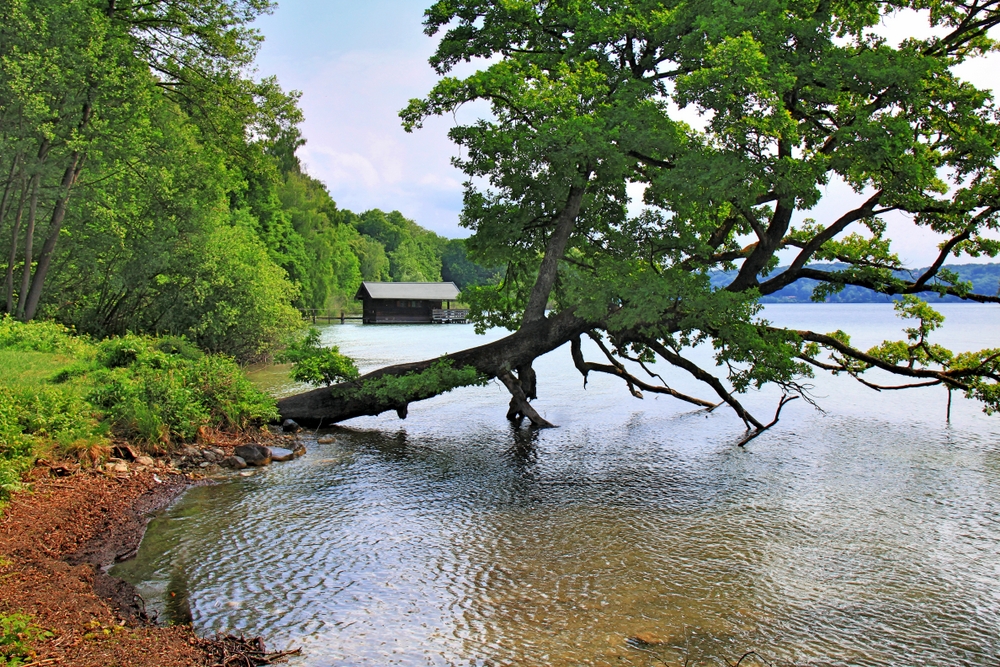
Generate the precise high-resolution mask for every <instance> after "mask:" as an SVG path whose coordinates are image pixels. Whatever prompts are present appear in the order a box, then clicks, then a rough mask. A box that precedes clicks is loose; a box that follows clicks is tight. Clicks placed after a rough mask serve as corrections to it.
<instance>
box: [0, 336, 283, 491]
mask: <svg viewBox="0 0 1000 667" xmlns="http://www.w3.org/2000/svg"><path fill="white" fill-rule="evenodd" d="M276 416H277V411H276V408H275V403H274V400H273V399H272V398H271V397H269V396H267V395H266V394H265V393H264V392H262V391H260V390H259V389H257V388H256V387H255V386H254V385H253V384H252V383H251V382H250V381H249V380H248V379H247V378H246V376H245V375H244V373H243V370H242V369H241V368H240V367H239V366H238V365H237V364H236V362H235V361H233V360H232V359H230V358H228V357H224V356H220V355H208V354H203V353H202V352H201V351H200V350H198V349H197V348H196V347H194V346H193V345H191V344H190V343H188V342H187V341H185V340H183V339H180V338H176V337H163V338H157V337H149V336H133V335H127V336H123V337H121V338H113V339H108V340H105V341H100V342H98V341H93V340H91V339H88V338H85V337H79V336H75V335H73V332H71V331H69V330H68V329H65V328H64V327H61V326H59V325H57V324H54V323H50V322H31V323H22V322H18V321H16V320H13V319H11V318H3V319H0V501H2V500H3V499H4V498H5V497H6V496H8V495H9V494H10V493H11V492H12V491H14V490H16V489H17V488H19V485H20V479H21V475H22V474H23V472H24V471H25V470H26V469H28V468H29V467H30V466H31V465H32V463H33V462H34V460H35V459H36V458H40V457H54V458H63V457H69V458H75V459H77V460H80V461H81V462H83V463H89V464H97V463H100V462H101V461H102V460H103V459H104V458H105V457H106V455H107V452H108V451H109V449H110V448H109V445H110V442H111V440H112V438H115V437H121V438H128V439H129V440H130V441H132V442H133V443H134V444H137V445H139V446H145V447H146V448H147V449H149V450H151V451H165V450H169V449H170V448H171V447H173V446H174V445H176V444H178V443H183V442H190V441H192V440H194V439H196V438H197V434H198V432H199V430H200V429H201V428H202V427H213V428H224V429H229V430H234V429H242V428H246V427H248V426H250V425H252V424H255V423H260V422H262V421H265V420H270V419H274V418H276Z"/></svg>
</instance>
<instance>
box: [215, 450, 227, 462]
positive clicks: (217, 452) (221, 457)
mask: <svg viewBox="0 0 1000 667" xmlns="http://www.w3.org/2000/svg"><path fill="white" fill-rule="evenodd" d="M212 451H213V452H215V453H216V454H218V455H219V459H220V460H221V459H224V458H226V450H224V449H222V448H221V447H212Z"/></svg>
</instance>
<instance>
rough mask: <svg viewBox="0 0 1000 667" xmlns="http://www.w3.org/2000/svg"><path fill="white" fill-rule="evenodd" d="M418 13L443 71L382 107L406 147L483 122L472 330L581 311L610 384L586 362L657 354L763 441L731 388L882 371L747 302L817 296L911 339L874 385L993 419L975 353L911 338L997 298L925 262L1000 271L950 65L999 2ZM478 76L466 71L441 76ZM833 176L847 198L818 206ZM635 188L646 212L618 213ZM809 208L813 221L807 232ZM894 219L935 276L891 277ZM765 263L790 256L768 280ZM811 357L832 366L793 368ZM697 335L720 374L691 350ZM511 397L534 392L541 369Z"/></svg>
mask: <svg viewBox="0 0 1000 667" xmlns="http://www.w3.org/2000/svg"><path fill="white" fill-rule="evenodd" d="M904 11H905V12H912V13H915V14H916V15H918V16H920V17H921V18H923V19H924V20H926V21H927V22H928V23H929V24H930V25H931V26H933V27H935V29H936V31H935V32H934V33H933V36H930V37H920V38H917V37H914V38H910V39H906V40H903V41H901V42H900V43H898V44H896V43H893V42H890V41H889V40H887V39H885V38H883V37H881V36H880V35H879V34H878V33H879V30H880V24H883V23H885V22H889V21H892V20H893V18H894V16H895V15H896V14H897V13H898V12H904ZM425 17H426V20H425V28H426V32H427V34H428V35H438V37H439V42H438V45H437V49H436V52H435V54H434V55H433V56H432V58H431V65H432V66H433V67H434V68H435V70H436V71H437V73H438V74H439V75H441V78H440V79H439V81H438V82H437V84H436V85H435V86H434V87H433V88H432V89H431V90H430V91H429V93H428V94H427V95H426V96H425V97H424V98H423V99H415V100H411V102H410V104H409V105H408V106H407V107H406V108H405V109H403V110H402V111H401V112H400V116H401V118H402V120H403V125H404V127H405V129H407V130H408V131H409V130H414V129H417V128H419V127H420V126H421V125H422V124H423V123H424V121H425V120H426V119H427V118H429V117H431V116H443V115H451V114H453V113H454V112H455V111H456V110H458V109H459V108H460V107H462V106H464V105H466V104H468V103H470V102H483V103H485V104H487V105H489V113H488V114H487V115H485V116H484V117H482V118H480V119H478V120H475V121H473V122H469V123H464V124H458V125H456V126H454V127H453V128H452V129H451V130H450V132H449V136H450V137H451V138H452V140H453V141H454V142H455V143H457V144H458V145H459V146H460V151H459V154H460V155H461V157H460V158H458V159H456V165H457V166H458V167H459V168H461V169H462V170H463V171H464V173H465V175H466V177H467V179H466V186H465V187H466V192H465V207H464V210H463V213H462V218H461V222H462V224H463V225H464V226H465V227H467V228H468V229H470V230H471V232H472V236H471V237H470V238H469V239H467V241H466V244H465V245H466V247H467V249H468V251H469V254H470V257H471V258H472V259H474V260H475V261H476V262H479V263H480V264H482V265H484V266H497V267H503V276H502V279H501V280H500V281H499V282H498V284H497V285H496V286H495V287H492V288H490V287H486V288H479V289H478V290H467V291H466V294H465V297H464V298H466V299H467V300H468V301H469V302H470V304H471V305H472V308H473V310H472V315H473V317H474V318H475V319H476V320H477V324H478V326H479V327H484V326H488V325H502V326H507V327H508V328H510V329H513V330H518V329H519V328H521V327H522V326H523V325H525V324H527V323H529V322H534V321H536V320H537V319H539V318H540V317H544V314H543V313H541V310H544V307H545V306H546V305H548V306H549V307H550V308H552V311H554V312H551V313H550V315H549V318H552V317H553V316H556V315H558V316H561V317H562V319H561V320H560V321H563V322H565V321H572V318H574V317H575V318H578V319H579V320H582V322H581V323H580V326H581V328H582V329H583V330H589V331H590V333H591V334H592V335H594V336H595V337H597V338H598V339H601V340H607V341H609V342H610V343H611V348H610V349H608V350H607V356H609V357H611V358H612V359H611V360H612V366H611V367H607V366H604V367H603V368H602V367H599V366H595V365H593V364H591V365H590V366H589V367H588V366H586V365H581V364H578V365H579V366H580V367H581V368H584V369H587V368H589V369H590V370H595V369H596V370H603V371H604V372H611V373H612V374H615V375H619V376H622V374H624V373H625V371H623V370H622V367H619V366H616V365H615V364H622V363H624V362H625V361H629V360H638V361H641V362H642V363H648V362H649V361H651V360H652V359H661V360H663V361H666V362H667V365H669V366H672V367H673V368H676V369H678V370H682V371H685V372H688V373H690V374H692V375H694V376H695V377H696V378H698V379H699V380H702V381H704V382H705V383H706V385H707V386H709V387H711V388H712V390H713V391H714V392H716V393H717V394H718V395H719V396H720V397H721V398H722V399H723V400H724V401H726V402H727V403H729V404H730V406H732V407H733V408H734V409H735V410H736V412H737V413H738V414H739V415H740V416H741V418H743V420H744V421H745V422H747V424H748V426H753V427H754V428H755V429H757V431H758V432H759V431H761V430H763V429H764V428H766V427H765V426H764V425H763V424H762V423H761V422H760V421H758V420H755V419H752V418H751V416H749V415H748V413H746V411H745V410H743V409H742V407H741V406H740V405H739V402H738V401H737V399H736V398H735V396H733V394H732V393H730V390H735V392H736V393H739V392H743V391H746V390H749V389H751V388H755V387H760V386H763V385H766V384H778V385H779V386H780V387H781V388H782V390H783V391H784V392H785V393H786V394H795V395H803V394H802V391H801V386H799V385H798V384H797V379H796V378H800V377H807V376H808V373H809V372H810V371H809V369H807V368H806V366H805V365H804V364H808V365H810V366H813V367H814V368H815V367H819V368H825V369H827V370H830V369H833V370H838V371H844V370H845V369H851V370H853V369H854V368H855V367H858V366H859V365H860V366H866V365H870V364H871V363H872V362H873V360H875V359H874V357H872V356H871V354H869V353H866V352H864V351H863V350H858V349H854V348H851V347H850V346H849V345H847V344H845V343H843V342H842V341H838V340H837V339H835V338H832V337H826V338H824V337H823V335H822V334H814V333H812V332H801V331H797V330H795V329H787V330H782V329H778V328H775V327H772V326H771V325H770V323H768V322H766V321H765V320H763V319H762V318H761V317H760V315H759V313H758V309H756V308H754V307H753V304H756V303H757V302H758V300H759V299H761V298H768V297H769V296H771V295H777V294H780V293H781V290H784V289H786V288H790V287H791V286H793V285H796V284H799V283H800V281H812V282H811V283H810V284H809V286H810V292H811V293H812V296H813V298H816V299H820V300H822V299H825V298H832V297H836V295H838V294H841V293H843V291H844V290H845V289H846V288H863V289H867V290H871V291H872V292H874V293H877V294H880V295H884V296H885V297H889V298H893V297H904V300H903V301H902V304H903V305H902V306H901V307H902V308H904V309H905V311H904V312H905V313H906V314H907V315H909V316H914V317H916V318H917V319H918V320H919V321H920V322H922V324H920V325H918V326H917V327H916V328H915V329H914V331H916V332H917V333H916V334H914V335H916V338H912V336H911V339H910V340H909V341H907V342H905V343H898V344H889V343H887V344H885V346H884V347H882V348H879V350H878V351H877V353H878V355H880V356H879V358H878V359H877V360H875V361H877V363H878V364H881V366H880V368H882V370H884V371H887V372H889V373H894V374H896V375H898V376H905V377H911V378H912V377H917V378H919V379H920V380H921V381H923V383H924V384H926V385H946V386H947V387H949V388H961V389H963V390H965V391H966V392H967V394H969V395H971V396H974V397H977V398H979V399H981V400H985V401H986V407H987V409H988V410H991V409H993V408H992V407H991V403H990V401H991V399H990V398H989V397H990V395H991V392H993V391H994V388H995V387H996V386H997V382H998V379H1000V375H998V374H997V373H996V369H995V360H994V359H993V356H992V353H991V352H990V351H989V350H984V351H981V352H977V353H970V355H966V356H964V357H962V358H963V363H964V364H965V366H964V367H963V368H961V369H960V368H958V367H957V366H954V365H953V364H954V363H955V360H956V359H957V358H958V357H957V356H955V355H952V356H949V354H950V353H948V354H946V353H945V351H943V350H940V349H938V348H936V347H934V346H932V345H931V344H930V343H927V342H926V334H928V333H930V330H931V329H932V328H933V326H935V325H936V324H935V321H934V319H933V316H931V315H930V313H929V312H928V311H927V310H926V309H925V306H922V305H920V304H919V303H918V302H917V301H914V300H913V298H916V297H919V295H929V296H935V295H936V296H938V297H941V296H947V297H950V298H954V299H959V300H967V301H968V300H971V301H977V302H988V303H996V302H1000V296H998V295H997V294H996V285H995V283H994V284H992V285H986V286H985V288H983V286H982V285H979V284H976V283H973V282H971V281H970V280H969V279H968V278H965V277H963V276H962V275H961V274H960V273H958V272H957V271H953V270H950V269H946V268H943V267H944V264H945V262H946V261H947V260H949V259H951V258H960V257H963V256H965V257H996V256H997V254H998V252H1000V243H998V242H997V241H996V235H995V232H996V230H997V229H998V228H1000V171H998V166H997V165H998V164H1000V162H998V158H1000V122H998V121H1000V113H998V111H997V109H996V107H995V104H994V102H993V99H992V96H991V93H990V92H989V91H987V90H979V89H977V88H976V87H975V86H973V85H971V84H969V83H968V82H966V81H963V80H962V79H961V78H960V76H959V73H958V70H957V69H956V67H957V66H958V65H960V64H962V63H965V62H967V61H970V60H972V59H975V58H978V57H980V56H982V55H984V54H986V53H988V52H990V51H993V50H995V49H996V48H997V46H998V43H997V42H996V41H995V40H994V39H993V38H992V37H991V33H990V31H991V30H993V29H995V27H996V26H998V25H1000V8H998V7H996V6H994V5H989V6H984V5H978V4H974V5H968V4H961V3H955V2H944V3H937V4H934V5H933V6H930V5H927V4H926V3H919V2H918V3H910V2H885V1H882V0H865V1H863V2H854V3H847V4H845V3H833V4H830V3H825V4H824V3H819V4H817V3H802V2H797V1H793V0H750V2H742V3H729V2H724V1H722V0H709V1H708V2H702V1H698V2H693V1H690V0H671V1H668V2H660V1H657V2H648V1H646V0H620V1H618V2H614V3H600V4H594V3H551V2H527V3H490V2H485V1H484V0H440V1H438V2H436V3H435V4H434V5H433V6H432V7H431V8H430V9H428V10H427V12H426V14H425ZM928 34H930V33H928ZM470 61H475V62H476V63H479V64H480V65H481V66H480V68H479V69H478V70H475V71H473V72H472V73H469V74H464V75H462V76H458V75H456V73H455V71H454V70H455V68H456V66H457V65H458V64H459V63H463V62H470ZM464 71H466V70H464V69H463V72H464ZM834 183H841V184H846V186H848V187H849V188H851V189H852V190H853V193H854V194H853V195H852V196H848V197H842V196H839V195H838V196H836V197H833V196H831V197H825V192H826V190H827V186H829V185H831V184H834ZM636 190H638V191H641V192H642V202H641V203H642V205H643V206H642V209H641V211H639V212H637V213H630V208H629V206H628V204H629V203H630V196H629V195H630V192H635V191H636ZM818 205H822V206H823V213H824V217H826V218H827V221H826V222H824V223H822V224H820V223H817V222H816V220H814V219H811V218H809V217H806V216H807V215H808V212H809V211H810V210H812V209H814V208H815V207H817V206H818ZM899 212H902V213H904V214H906V216H907V219H909V220H910V221H912V224H913V226H914V228H915V229H916V230H918V231H919V232H920V233H921V237H925V236H931V237H934V240H933V241H932V242H931V245H930V250H931V252H933V253H935V254H937V258H936V260H935V261H934V262H933V263H932V264H931V265H930V266H929V267H926V268H925V269H917V268H915V267H910V266H907V265H906V264H905V262H903V260H902V259H901V254H900V253H898V252H897V244H895V243H893V240H892V239H890V238H889V237H888V235H887V225H886V221H885V220H886V216H887V215H889V214H896V215H898V213H899ZM779 253H784V254H783V255H779ZM779 256H790V257H791V258H792V259H791V261H790V262H788V265H787V267H785V269H784V270H780V271H779V270H777V269H778V265H779ZM832 262H836V263H837V265H836V266H832V265H831V263H832ZM980 289H982V290H983V291H977V290H980ZM532 304H533V305H532ZM529 306H530V307H529ZM584 325H586V326H584ZM921 327H924V328H926V331H925V330H924V329H923V328H921ZM522 330H523V329H522ZM800 338H801V339H802V340H800ZM803 341H804V342H805V343H806V344H816V345H818V346H820V347H821V348H825V349H827V350H828V351H830V352H831V354H832V355H833V357H832V359H833V361H832V363H828V362H824V361H822V360H820V359H819V358H816V357H812V356H809V355H808V354H806V355H804V356H805V357H807V359H808V360H807V361H804V360H803V359H802V358H801V357H802V356H803V354H802V351H803V348H801V343H802V342H803ZM704 342H711V343H712V345H713V346H714V348H715V350H716V361H717V363H718V366H719V368H720V372H719V373H718V374H712V373H710V372H709V371H707V370H705V369H701V368H698V367H697V366H695V365H694V364H692V363H691V362H690V361H689V360H687V359H686V358H685V357H684V356H683V354H684V353H685V350H686V349H689V348H690V347H692V346H694V345H697V344H699V343H704ZM837 359H839V360H841V361H842V362H843V364H845V365H841V361H837ZM848 360H849V361H848ZM578 361H579V360H578ZM519 363H520V362H519ZM609 368H610V369H611V370H608V369H609ZM918 369H919V372H917V370H918ZM585 372H589V371H585ZM525 379H526V380H527V381H528V387H529V391H527V392H526V393H527V394H530V393H532V392H531V391H530V387H533V385H534V381H533V374H531V373H528V374H527V375H526V378H525ZM634 380H635V378H632V379H631V380H627V381H629V382H631V384H630V387H631V386H633V385H634V384H635V382H634ZM664 382H666V380H664ZM980 382H981V383H984V384H983V386H982V387H980V384H979V383H980ZM688 398H690V397H688ZM515 399H516V394H515Z"/></svg>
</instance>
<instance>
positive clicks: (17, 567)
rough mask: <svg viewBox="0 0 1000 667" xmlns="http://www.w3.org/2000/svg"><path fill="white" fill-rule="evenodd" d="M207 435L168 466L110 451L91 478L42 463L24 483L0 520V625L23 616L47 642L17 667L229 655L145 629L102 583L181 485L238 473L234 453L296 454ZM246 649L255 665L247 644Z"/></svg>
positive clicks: (124, 449) (129, 451) (188, 633)
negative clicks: (9, 617)
mask: <svg viewBox="0 0 1000 667" xmlns="http://www.w3.org/2000/svg"><path fill="white" fill-rule="evenodd" d="M208 435H209V436H210V437H206V438H205V439H204V441H203V442H201V443H200V444H199V445H198V446H191V447H189V448H184V449H181V450H179V451H177V452H174V453H173V454H172V455H171V456H162V457H156V458H154V457H147V456H144V455H141V454H138V450H136V449H135V448H132V447H129V446H128V445H126V444H119V445H118V446H117V447H115V450H114V452H113V453H114V454H115V456H113V457H112V458H111V460H109V461H108V462H107V463H106V464H105V465H104V466H103V467H101V468H100V469H90V470H79V469H78V468H77V467H76V466H74V465H72V464H66V463H63V464H53V463H48V462H44V461H43V462H39V465H37V466H36V467H35V469H34V470H33V471H32V472H31V473H30V474H29V476H28V479H27V481H28V483H29V489H28V490H26V491H22V492H19V493H17V494H15V496H14V497H13V498H12V499H11V502H10V504H9V505H8V506H7V507H6V508H5V509H4V510H3V514H2V516H0V615H10V614H15V613H20V614H27V615H29V616H31V618H32V623H33V624H34V625H35V626H37V627H38V628H40V629H42V630H44V631H46V633H47V635H48V636H45V637H43V638H41V639H38V640H36V641H34V642H33V643H32V644H31V645H30V650H31V656H30V658H29V660H28V662H27V663H26V667H27V665H37V666H39V667H41V666H42V665H46V666H47V665H61V666H65V667H91V666H92V667H98V666H100V667H104V666H106V665H118V666H119V667H130V666H133V665H134V666H135V667H140V666H149V665H157V666H158V667H175V666H178V667H179V666H181V665H184V666H189V665H214V664H218V662H219V656H220V655H222V654H223V653H225V652H231V649H232V650H236V649H234V648H233V646H236V644H233V639H232V638H230V639H229V640H221V641H220V639H204V638H198V637H197V636H195V634H194V633H193V631H192V630H191V628H190V626H175V627H159V626H156V625H154V624H152V623H150V621H149V619H148V618H147V617H146V615H145V610H144V604H143V601H142V599H141V598H140V597H139V596H138V595H136V592H135V590H134V589H133V588H132V587H131V586H130V585H129V584H127V583H126V582H124V581H121V580H120V579H115V578H114V577H111V576H109V575H108V574H107V568H109V567H110V566H111V565H112V564H113V563H115V562H118V561H122V560H127V559H128V558H131V557H133V556H134V555H135V553H136V551H137V550H138V547H139V543H140V541H141V540H142V535H143V533H144V532H145V529H146V524H147V523H148V522H149V520H150V518H151V516H152V514H153V513H155V512H157V511H158V510H160V509H163V508H164V507H166V506H167V505H169V504H170V503H171V502H172V501H173V500H175V499H176V498H177V497H178V496H179V495H180V494H181V493H182V492H183V491H184V490H185V489H186V488H188V487H190V486H191V485H194V484H205V483H211V482H210V479H209V478H208V477H206V475H209V474H211V473H213V472H214V473H219V474H225V471H224V468H223V465H224V464H226V465H228V466H229V467H230V468H233V469H237V468H239V467H241V466H240V465H239V462H238V461H232V460H231V459H234V458H237V454H236V452H237V450H239V449H241V448H245V447H248V446H251V447H253V448H254V451H258V450H257V449H256V448H260V449H263V450H266V451H267V452H273V451H274V450H280V452H279V453H280V455H281V456H284V455H285V454H284V452H285V451H288V452H290V453H291V456H292V457H294V456H295V455H296V454H299V455H300V454H301V452H303V451H304V449H302V448H301V446H299V443H298V442H297V440H296V439H295V438H294V436H291V435H286V436H282V435H276V434H272V433H266V432H262V433H261V434H260V437H254V438H249V439H248V438H247V437H246V436H232V435H226V434H219V433H214V434H208ZM264 443H266V444H264ZM240 458H241V459H242V457H240ZM265 458H267V459H268V463H270V460H273V459H274V457H273V454H271V455H270V456H268V457H265ZM243 464H244V466H245V465H249V462H248V461H246V460H243ZM256 464H257V465H265V464H264V463H261V462H260V461H257V462H256ZM244 472H246V471H244ZM229 474H233V473H229ZM237 474H238V473H237ZM226 642H228V643H226ZM247 646H248V647H251V648H252V649H253V650H254V651H256V652H258V653H259V654H260V655H264V653H263V652H262V650H259V649H260V647H261V644H260V642H259V640H254V642H252V643H251V642H247ZM227 654H228V653H227ZM238 664H265V663H264V662H240V663H238Z"/></svg>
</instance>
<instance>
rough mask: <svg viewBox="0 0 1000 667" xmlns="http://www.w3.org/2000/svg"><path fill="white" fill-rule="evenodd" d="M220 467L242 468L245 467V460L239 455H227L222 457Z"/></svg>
mask: <svg viewBox="0 0 1000 667" xmlns="http://www.w3.org/2000/svg"><path fill="white" fill-rule="evenodd" d="M222 467H223V468H232V469H233V470H243V469H244V468H246V467H247V462H246V461H244V460H243V458H242V457H240V456H227V457H226V458H224V459H222Z"/></svg>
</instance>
